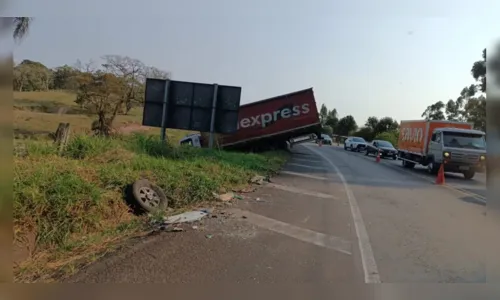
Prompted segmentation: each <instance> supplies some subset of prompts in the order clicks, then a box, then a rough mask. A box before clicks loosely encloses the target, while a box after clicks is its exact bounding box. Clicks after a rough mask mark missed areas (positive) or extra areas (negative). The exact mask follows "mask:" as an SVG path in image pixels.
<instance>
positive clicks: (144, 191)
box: [139, 187, 160, 207]
mask: <svg viewBox="0 0 500 300" xmlns="http://www.w3.org/2000/svg"><path fill="white" fill-rule="evenodd" d="M139 197H140V199H141V201H142V203H144V204H146V205H147V206H149V207H158V206H159V205H160V197H159V196H158V194H157V193H156V192H155V191H154V190H153V189H151V188H149V187H142V188H140V189H139Z"/></svg>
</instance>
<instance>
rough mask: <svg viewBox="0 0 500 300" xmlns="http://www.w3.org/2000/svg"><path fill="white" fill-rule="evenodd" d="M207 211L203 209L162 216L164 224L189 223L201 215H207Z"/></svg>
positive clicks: (201, 216) (198, 218)
mask: <svg viewBox="0 0 500 300" xmlns="http://www.w3.org/2000/svg"><path fill="white" fill-rule="evenodd" d="M207 215H208V213H206V212H205V211H199V210H198V211H189V212H185V213H182V214H178V215H175V216H170V217H168V218H164V220H165V222H164V224H177V223H190V222H195V221H198V220H200V219H202V218H203V217H205V216H207Z"/></svg>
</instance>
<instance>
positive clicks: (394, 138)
mask: <svg viewBox="0 0 500 300" xmlns="http://www.w3.org/2000/svg"><path fill="white" fill-rule="evenodd" d="M374 139H375V140H384V141H388V142H389V143H391V144H392V145H393V146H394V147H396V148H397V147H398V139H399V134H398V133H397V132H395V131H391V132H382V133H379V134H377V135H376V136H375V138H374Z"/></svg>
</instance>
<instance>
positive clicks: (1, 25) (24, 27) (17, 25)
mask: <svg viewBox="0 0 500 300" xmlns="http://www.w3.org/2000/svg"><path fill="white" fill-rule="evenodd" d="M32 22H33V18H28V17H5V18H1V19H0V29H3V30H9V31H10V30H12V37H13V38H14V40H16V41H17V42H20V41H22V40H23V38H25V37H26V35H27V34H28V31H29V28H30V26H31V23H32Z"/></svg>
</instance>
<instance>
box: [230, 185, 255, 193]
mask: <svg viewBox="0 0 500 300" xmlns="http://www.w3.org/2000/svg"><path fill="white" fill-rule="evenodd" d="M256 190H257V188H255V187H254V186H247V187H244V188H242V189H240V190H233V192H237V193H243V194H246V193H253V192H255V191H256Z"/></svg>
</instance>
